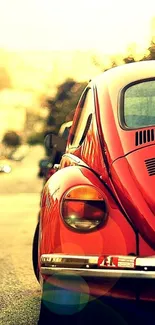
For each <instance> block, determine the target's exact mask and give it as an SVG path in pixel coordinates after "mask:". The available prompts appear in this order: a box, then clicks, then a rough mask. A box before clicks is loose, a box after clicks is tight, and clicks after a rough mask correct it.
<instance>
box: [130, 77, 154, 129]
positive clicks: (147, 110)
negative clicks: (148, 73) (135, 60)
mask: <svg viewBox="0 0 155 325" xmlns="http://www.w3.org/2000/svg"><path fill="white" fill-rule="evenodd" d="M124 123H125V126H126V127H128V128H130V129H133V128H141V127H147V126H150V125H155V80H149V81H143V82H139V83H136V84H132V86H130V87H128V88H127V89H126V90H125V93H124Z"/></svg>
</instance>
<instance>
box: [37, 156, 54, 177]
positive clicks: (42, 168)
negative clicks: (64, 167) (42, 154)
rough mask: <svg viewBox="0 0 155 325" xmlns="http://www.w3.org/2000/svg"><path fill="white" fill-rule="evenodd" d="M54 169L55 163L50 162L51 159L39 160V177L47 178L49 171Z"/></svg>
mask: <svg viewBox="0 0 155 325" xmlns="http://www.w3.org/2000/svg"><path fill="white" fill-rule="evenodd" d="M52 167H53V163H52V162H51V161H50V158H49V157H47V158H44V159H40V160H39V172H38V177H40V178H42V177H43V178H46V176H47V173H48V170H49V169H51V168H52Z"/></svg>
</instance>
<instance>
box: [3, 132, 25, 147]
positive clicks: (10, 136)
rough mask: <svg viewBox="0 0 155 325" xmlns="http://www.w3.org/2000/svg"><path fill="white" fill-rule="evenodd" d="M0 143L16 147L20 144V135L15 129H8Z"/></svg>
mask: <svg viewBox="0 0 155 325" xmlns="http://www.w3.org/2000/svg"><path fill="white" fill-rule="evenodd" d="M2 143H3V144H4V145H6V146H8V147H17V146H19V145H20V144H21V137H20V135H19V134H17V133H16V132H15V131H8V132H6V133H5V134H4V137H3V139H2Z"/></svg>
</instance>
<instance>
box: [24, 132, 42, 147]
mask: <svg viewBox="0 0 155 325" xmlns="http://www.w3.org/2000/svg"><path fill="white" fill-rule="evenodd" d="M27 143H28V144H29V145H31V146H34V145H36V144H42V145H43V143H44V133H43V132H35V133H32V134H31V135H30V136H29V137H28V139H27Z"/></svg>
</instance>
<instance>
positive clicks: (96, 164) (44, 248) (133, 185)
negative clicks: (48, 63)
mask: <svg viewBox="0 0 155 325" xmlns="http://www.w3.org/2000/svg"><path fill="white" fill-rule="evenodd" d="M45 143H46V145H47V146H48V147H52V146H55V145H56V144H55V137H54V140H53V137H52V135H48V136H47V138H46V140H45ZM58 143H59V141H58ZM58 146H59V145H58ZM33 262H34V270H35V273H36V275H37V277H38V279H39V280H40V283H41V285H42V289H43V290H42V301H43V303H44V305H45V306H46V308H47V309H50V311H51V313H53V314H55V315H57V316H60V315H61V316H62V315H74V319H78V317H79V315H80V313H82V311H83V313H84V310H85V309H86V308H88V307H87V306H88V305H89V304H90V302H91V301H95V300H97V299H99V298H101V297H104V299H107V300H108V299H111V301H115V302H116V301H117V302H118V301H121V306H123V310H125V302H126V301H128V302H130V303H131V305H130V306H132V307H133V306H134V303H135V304H136V303H137V304H142V305H143V304H144V303H146V304H147V302H149V305H147V306H150V305H151V304H152V303H153V301H155V61H146V62H137V63H131V64H126V65H122V66H119V67H116V68H112V69H110V70H108V71H106V72H104V73H102V74H101V75H99V76H97V77H96V78H94V79H93V80H91V81H90V82H89V84H88V86H87V87H86V89H85V90H84V92H83V94H82V96H81V98H80V100H79V103H78V105H77V108H76V111H75V115H74V119H73V124H72V127H71V130H70V133H69V137H68V140H67V146H66V150H65V154H63V156H62V159H61V162H60V165H59V168H57V171H56V173H54V174H53V175H52V176H51V177H50V179H49V180H48V181H47V183H46V184H45V186H44V189H43V191H42V198H41V210H40V220H39V223H38V225H37V228H36V232H35V237H34V245H33ZM104 306H105V305H104ZM115 306H116V304H115ZM135 308H137V307H135ZM147 308H148V307H147ZM91 310H92V309H90V313H89V314H90V315H91V316H90V319H89V322H88V323H89V324H90V323H91V320H92V319H93V317H92V314H91ZM116 310H117V307H116V309H115V312H116ZM118 310H119V307H118ZM118 310H117V311H118ZM113 312H114V309H113ZM98 314H99V313H97V315H96V316H94V317H96V318H95V319H97V317H99V316H98ZM105 314H106V313H105V309H104V315H105ZM111 314H112V313H111V312H109V315H111ZM130 314H132V317H131V318H135V317H137V316H135V311H134V307H133V308H131V309H130ZM106 315H107V314H106ZM141 315H142V317H141V318H142V320H143V319H144V316H143V314H141ZM106 317H107V319H108V317H110V316H106ZM81 319H82V318H81ZM93 322H94V319H93ZM154 322H155V318H154ZM107 323H108V322H107ZM107 323H106V324H107ZM116 323H118V324H125V323H121V322H116V315H115V324H116ZM145 323H146V322H145ZM137 324H142V323H141V321H140V323H137ZM147 324H149V325H150V324H154V323H151V322H147Z"/></svg>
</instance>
